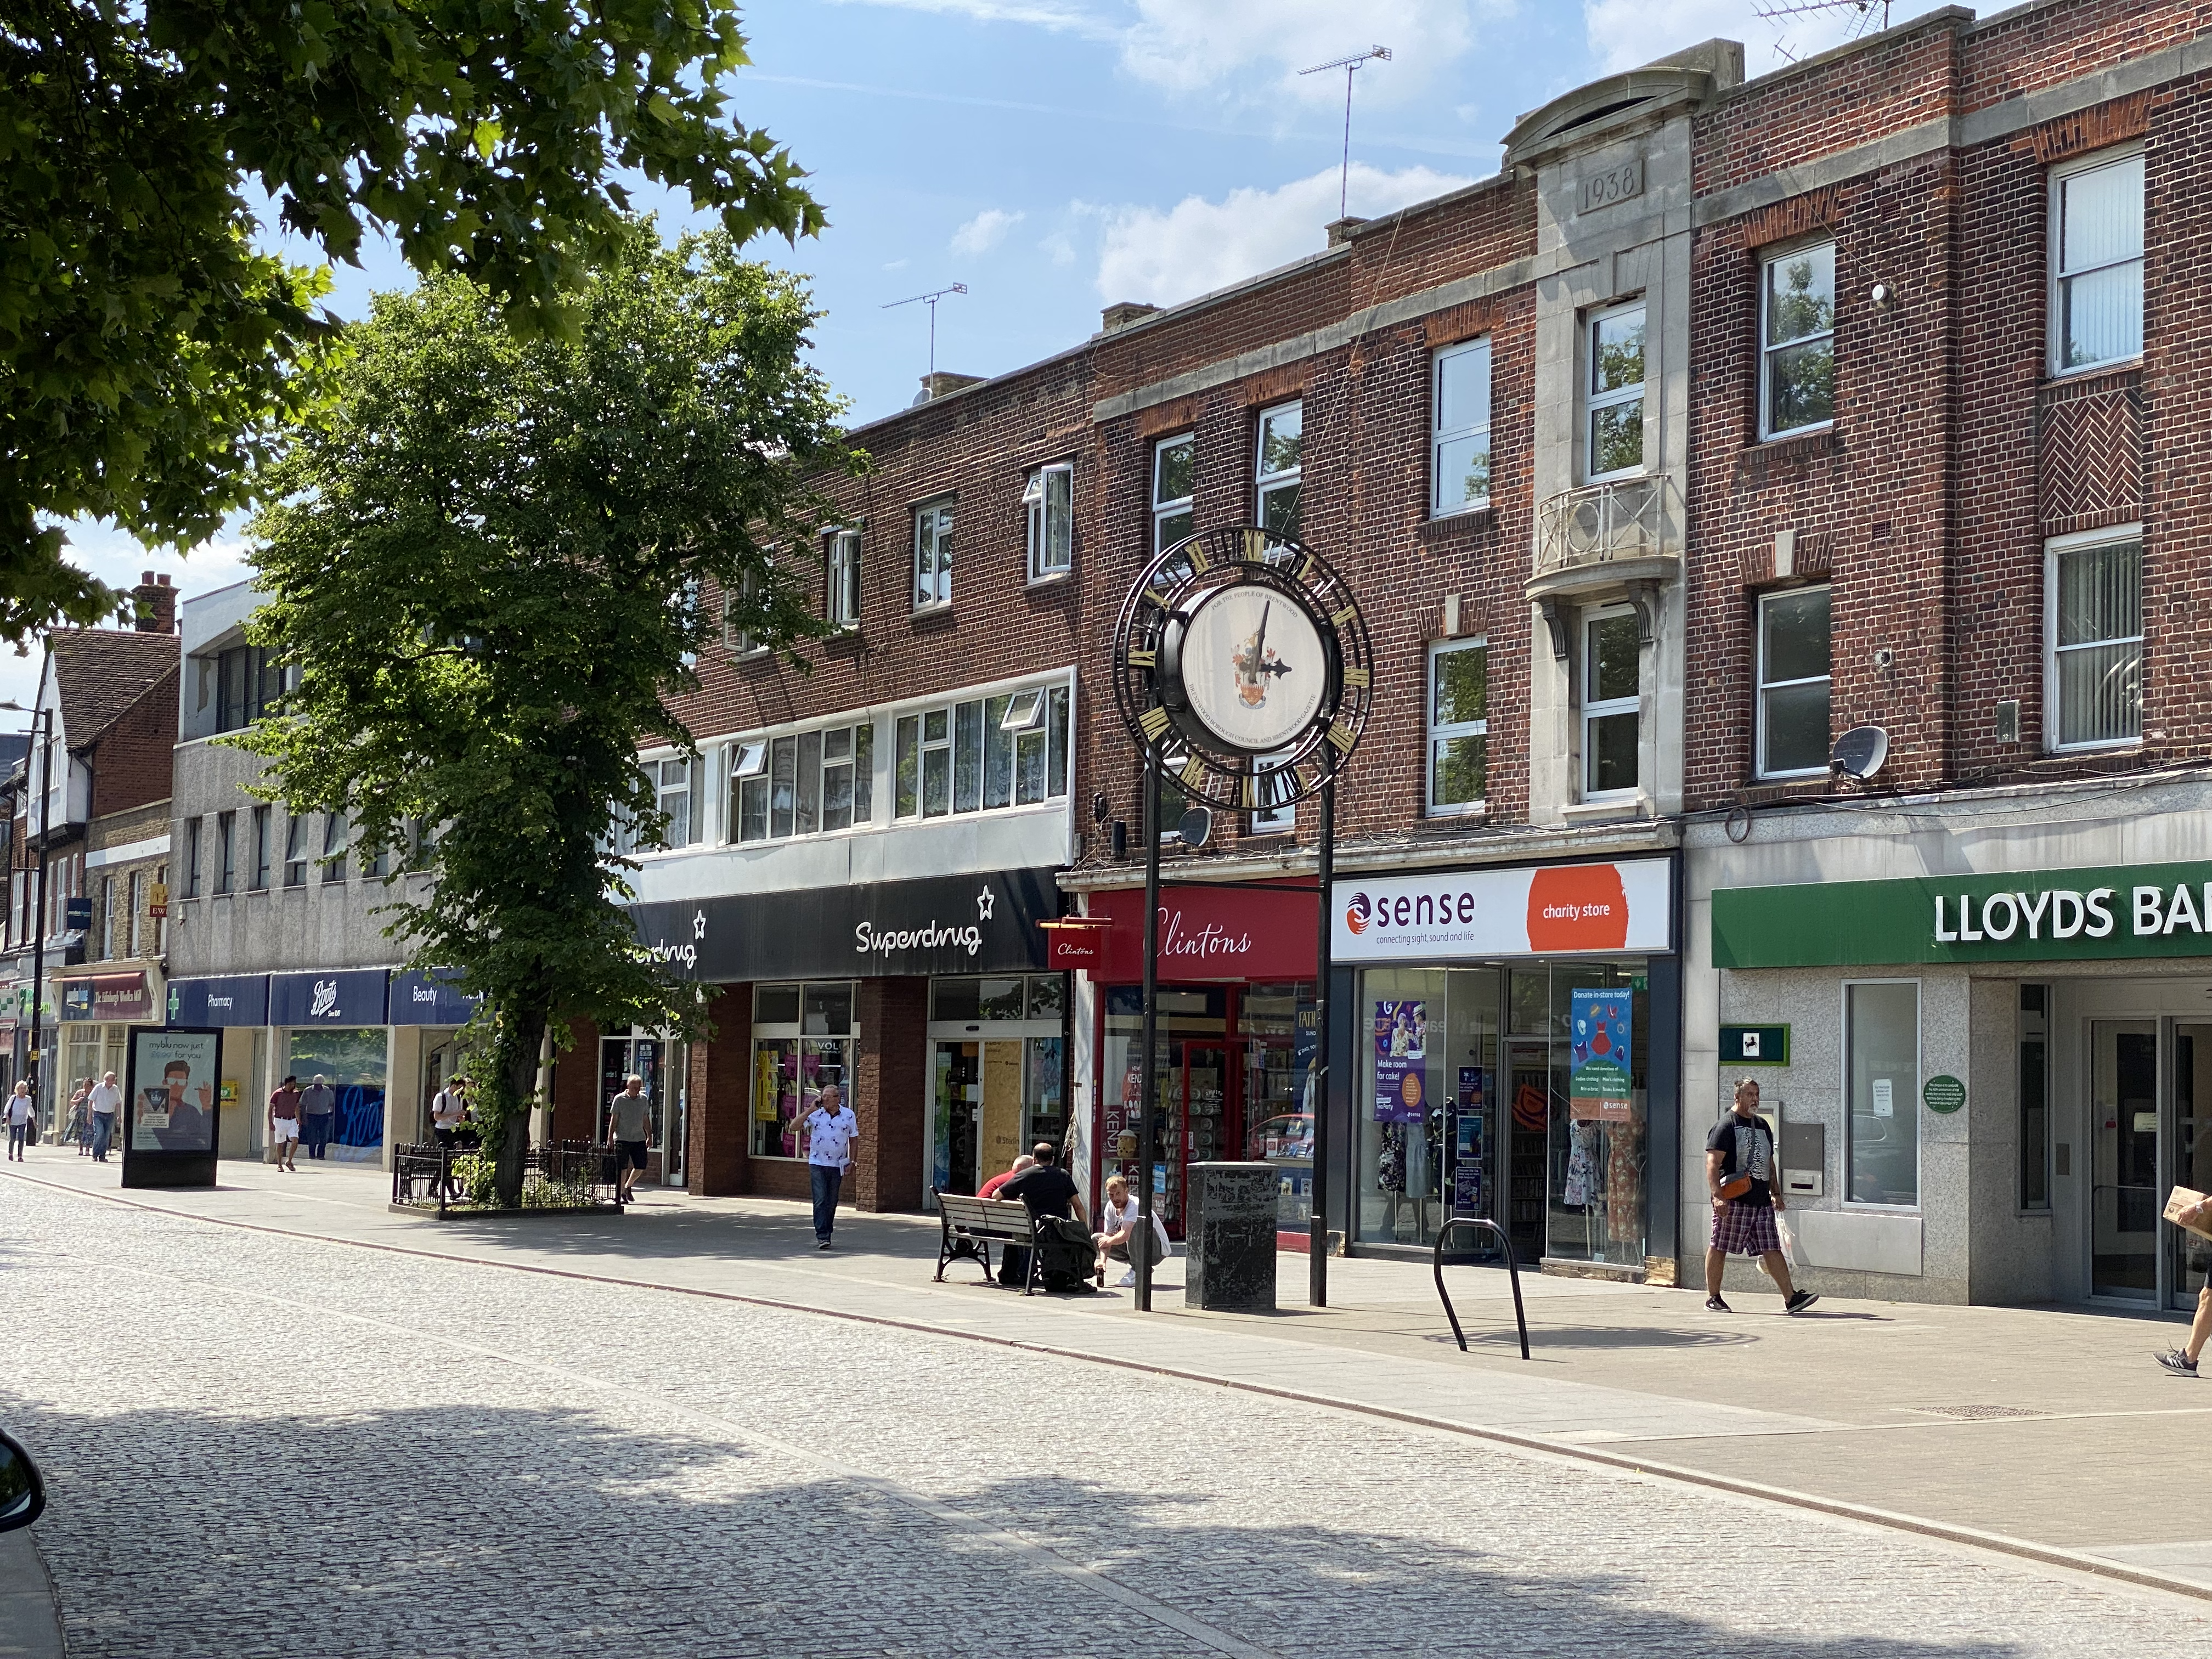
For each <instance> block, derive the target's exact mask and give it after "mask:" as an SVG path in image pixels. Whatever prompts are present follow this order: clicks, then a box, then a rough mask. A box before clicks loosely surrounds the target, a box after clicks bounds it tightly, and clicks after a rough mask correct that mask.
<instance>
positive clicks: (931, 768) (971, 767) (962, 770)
mask: <svg viewBox="0 0 2212 1659" xmlns="http://www.w3.org/2000/svg"><path fill="white" fill-rule="evenodd" d="M1067 709H1068V701H1067V688H1066V686H1064V685H1055V686H1051V687H1048V688H1047V687H1039V688H1036V689H1034V690H1024V691H1016V692H1008V693H1006V694H1004V695H1002V696H995V697H977V698H974V699H971V700H970V701H969V702H961V703H955V704H953V705H951V707H950V708H930V709H923V710H921V711H918V712H917V713H915V714H902V715H901V716H899V719H898V723H897V726H896V751H895V756H896V758H895V764H894V767H893V777H894V790H895V795H896V799H895V803H894V806H895V811H896V815H897V816H898V817H902V818H913V817H924V818H934V817H946V816H948V815H950V814H952V813H957V812H974V811H994V810H995V809H997V808H999V807H1002V806H1029V805H1035V804H1036V803H1037V802H1040V801H1045V800H1053V799H1058V798H1060V796H1063V795H1065V794H1066V793H1067Z"/></svg>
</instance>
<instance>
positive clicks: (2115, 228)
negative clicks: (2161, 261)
mask: <svg viewBox="0 0 2212 1659" xmlns="http://www.w3.org/2000/svg"><path fill="white" fill-rule="evenodd" d="M2142 279H2143V158H2142V154H2141V152H2140V151H2138V152H2137V153H2136V154H2134V155H2121V156H2115V157H2103V158H2100V159H2097V160H2094V161H2090V162H2088V163H2087V164H2085V165H2083V166H2081V167H2072V168H2069V169H2068V170H2067V171H2065V172H2063V173H2057V174H2055V175H2054V176H2053V177H2052V179H2051V343H2052V354H2051V355H2052V362H2051V372H2052V373H2053V374H2071V373H2073V372H2075V371H2076V370H2079V369H2084V368H2100V367H2101V366H2102V365H2104V364H2106V363H2124V362H2128V361H2129V360H2130V359H2131V358H2136V357H2140V356H2142V310H2143V282H2142Z"/></svg>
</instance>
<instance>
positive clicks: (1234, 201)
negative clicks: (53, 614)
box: [0, 0, 1923, 701]
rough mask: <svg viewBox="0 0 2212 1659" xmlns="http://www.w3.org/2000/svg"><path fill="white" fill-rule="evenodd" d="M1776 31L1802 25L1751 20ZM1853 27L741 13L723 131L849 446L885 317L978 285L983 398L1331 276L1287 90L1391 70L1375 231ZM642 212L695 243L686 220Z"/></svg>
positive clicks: (146, 557)
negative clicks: (794, 216)
mask: <svg viewBox="0 0 2212 1659" xmlns="http://www.w3.org/2000/svg"><path fill="white" fill-rule="evenodd" d="M1778 3H1788V4H1802V0H1756V4H1764V5H1765V6H1766V7H1767V8H1768V9H1774V8H1775V7H1776V5H1777V4H1778ZM1875 9H1876V10H1877V11H1878V10H1879V9H1880V3H1879V0H1875ZM1919 9H1923V8H1917V7H1903V8H1899V12H1898V17H1899V20H1900V21H1902V19H1903V18H1905V16H1907V15H1914V14H1915V13H1916V12H1917V10H1919ZM744 27H745V31H746V33H747V35H748V37H749V40H750V53H751V57H752V60H753V61H752V64H751V65H750V67H748V68H745V69H743V70H738V71H737V72H736V73H735V74H734V75H733V76H732V80H731V94H732V97H731V102H732V111H733V113H734V114H735V115H736V117H737V118H738V119H739V120H741V121H744V123H746V124H747V125H751V126H756V127H764V128H766V129H767V131H769V132H770V133H771V134H773V135H774V136H775V138H776V139H777V140H778V141H780V142H781V143H784V144H786V145H787V146H788V147H789V148H790V149H791V152H792V154H793V156H794V157H796V158H797V160H798V161H799V164H800V165H801V166H802V167H805V168H806V169H807V170H808V172H809V173H810V174H811V177H810V179H809V187H810V188H811V190H812V191H814V193H815V194H816V196H817V197H818V198H819V199H820V200H821V201H822V202H823V204H824V205H825V207H826V209H827V211H828V214H829V229H828V230H827V231H825V232H824V233H823V234H822V235H821V236H820V237H818V238H814V239H810V240H806V241H805V242H802V243H801V244H799V246H797V247H795V248H794V247H793V246H789V245H788V244H786V243H784V242H783V241H781V240H777V239H774V238H769V239H763V240H760V241H757V242H756V243H755V244H753V246H752V247H751V249H750V252H751V253H752V254H753V255H754V257H757V258H763V259H765V260H768V261H769V262H770V263H772V264H778V265H781V266H783V267H786V268H787V269H790V270H796V271H799V272H801V273H804V274H805V276H807V277H808V279H809V282H810V283H811V289H812V292H813V295H814V297H815V300H816V301H817V305H818V306H819V307H821V309H822V311H823V313H824V315H823V319H822V321H821V323H820V324H819V325H818V326H817V329H816V330H815V332H814V361H815V362H816V363H817V366H818V367H819V368H821V369H822V371H823V373H824V374H826V375H827V376H828V377H829V380H830V383H831V384H832V386H835V387H836V390H837V391H838V392H840V393H841V394H842V396H844V397H845V398H847V399H848V404H849V417H850V419H851V420H852V421H853V422H854V423H855V424H858V423H860V422H866V421H870V420H874V419H878V418H879V417H881V416H885V415H889V414H891V413H893V412H895V411H896V410H899V409H902V408H903V407H905V406H906V405H907V404H909V403H911V402H912V401H913V398H914V395H915V392H916V391H917V390H918V389H919V387H920V384H921V375H922V374H924V372H925V371H926V370H927V368H928V367H929V362H930V359H929V351H930V342H929V316H928V310H927V307H924V306H921V305H919V304H915V305H905V306H896V305H895V304H894V302H896V301H901V300H904V299H907V298H908V297H909V296H912V295H920V294H924V293H927V292H929V291H930V290H933V289H944V288H947V287H949V286H951V284H953V283H965V284H966V285H967V289H968V291H967V292H966V293H965V294H954V295H948V296H946V297H945V299H944V300H943V301H940V302H939V305H938V307H937V340H936V362H937V366H938V367H939V368H942V369H951V370H956V371H958V372H960V373H963V374H984V375H989V374H1003V373H1005V372H1006V371H1007V370H1010V369H1013V368H1019V367H1020V366H1021V365H1023V364H1024V363H1028V362H1035V361H1036V360H1037V359H1039V358H1041V357H1045V356H1050V355H1052V354H1053V353H1054V352H1057V351H1061V350H1065V349H1067V348H1069V347H1071V346H1073V345H1075V344H1077V343H1079V342H1080V341H1082V340H1083V339H1085V337H1088V336H1089V335H1090V334H1091V333H1092V332H1093V331H1096V330H1097V327H1098V325H1099V318H1098V313H1099V310H1100V308H1101V307H1103V306H1105V305H1107V304H1109V303H1111V302H1113V301H1121V300H1140V301H1151V302H1152V303H1155V304H1171V303H1173V302H1175V301H1180V300H1185V299H1188V298H1190V297H1192V296H1193V295H1198V294H1202V293H1205V292H1206V291H1208V290H1209V289H1216V288H1219V287H1221V286H1223V285H1224V284H1225V283H1232V282H1235V281H1237V280H1238V279H1240V278H1243V277H1245V276H1251V275H1253V274H1255V273H1256V272H1259V271H1261V270H1268V269H1271V268H1272V267H1273V266H1276V265H1279V264H1285V263H1287V262H1288V261H1290V260H1292V259H1296V258H1300V257H1302V256H1304V255H1305V254H1309V253H1313V252H1318V251H1320V250H1321V248H1322V246H1325V244H1326V240H1327V237H1326V233H1325V230H1324V227H1325V226H1326V225H1327V224H1328V222H1329V221H1330V220H1331V219H1334V218H1335V217H1336V216H1337V210H1338V202H1339V189H1340V183H1339V167H1340V161H1341V160H1342V157H1343V154H1344V109H1345V81H1346V75H1345V72H1344V71H1343V70H1330V71H1328V72H1324V73H1320V74H1313V75H1302V74H1300V73H1299V71H1300V70H1304V69H1306V68H1309V67H1310V66H1312V65H1315V64H1322V63H1326V62H1328V61H1329V60H1331V59H1334V58H1341V57H1344V56H1346V55H1348V54H1350V53H1353V52H1364V51H1365V50H1367V49H1368V48H1370V47H1372V46H1387V47H1389V49H1390V52H1391V57H1390V58H1389V60H1388V61H1376V62H1371V63H1370V64H1366V65H1364V66H1363V67H1362V68H1360V69H1359V70H1358V71H1357V72H1356V74H1355V75H1354V76H1353V80H1354V88H1353V106H1352V143H1351V167H1350V174H1349V179H1348V181H1347V189H1346V193H1347V195H1348V197H1349V205H1350V210H1351V211H1352V213H1354V214H1357V215H1360V216H1373V215H1375V214H1377V213H1383V212H1388V211H1389V210H1393V209H1395V208H1398V207H1401V206H1403V205H1405V204H1407V203H1409V202H1415V201H1419V200H1422V199H1424V198H1425V197H1431V196H1435V195H1437V194H1440V193H1442V192H1443V191H1449V190H1452V189H1455V188H1457V187H1458V186H1459V185H1462V184H1465V183H1468V182H1470V181H1472V180H1474V179H1482V178H1486V177H1488V176H1490V175H1491V174H1492V173H1495V172H1496V171H1497V170H1498V160H1499V141H1500V140H1501V139H1502V138H1503V137H1504V134H1505V133H1506V131H1508V130H1509V129H1510V127H1511V126H1512V125H1513V123H1514V121H1515V119H1516V118H1517V117H1518V116H1519V115H1520V114H1522V112H1525V111H1528V110H1531V109H1534V108H1536V107H1538V106H1541V105H1542V104H1544V103H1545V102H1547V101H1548V100H1550V99H1552V98H1553V97H1555V96H1557V95H1558V94H1559V93H1561V92H1564V91H1566V90H1567V89H1569V88H1572V87H1575V86H1577V85H1579V84H1581V83H1582V82H1585V81H1588V80H1590V79H1593V78H1595V77H1596V76H1601V75H1604V74H1607V73H1610V72H1612V71H1613V70H1621V69H1630V68H1633V67H1635V66H1636V65H1638V64H1644V63H1649V62H1650V61H1652V60H1653V59H1655V58H1659V57H1661V56H1662V55H1664V54H1666V53H1667V52H1671V51H1673V50H1674V49H1676V48H1678V47H1680V46H1689V45H1693V44H1695V43H1696V42H1698V41H1700V40H1707V39H1710V38H1711V37H1713V36H1715V35H1723V36H1727V37H1728V38H1730V39H1733V40H1741V41H1742V42H1744V44H1745V48H1746V52H1745V57H1746V61H1747V69H1748V70H1749V72H1750V73H1752V74H1754V75H1756V74H1760V73H1763V72H1765V70H1770V69H1773V68H1777V67H1779V66H1781V65H1782V64H1784V63H1786V62H1787V61H1788V56H1785V53H1786V54H1789V55H1794V56H1797V57H1803V56H1805V55H1807V54H1808V53H1810V52H1817V51H1820V50H1822V49H1824V48H1826V46H1831V45H1833V44H1835V43H1836V42H1837V41H1838V40H1842V39H1844V38H1845V37H1846V35H1847V34H1848V33H1850V32H1852V31H1854V30H1855V29H1857V28H1860V27H1865V24H1864V23H1863V22H1862V21H1860V20H1859V18H1858V17H1857V14H1856V12H1855V11H1854V9H1852V8H1851V7H1850V4H1849V3H1848V0H1846V3H1844V4H1843V5H1841V6H1840V7H1838V9H1835V10H1834V11H1832V12H1831V13H1828V14H1825V15H1823V14H1814V15H1790V16H1788V17H1784V18H1781V19H1778V20H1776V21H1768V20H1767V19H1765V18H1763V17H1761V16H1760V15H1759V12H1758V10H1757V9H1756V5H1755V0H1359V3H1357V4H1355V3H1350V0H781V3H778V4H775V5H755V6H751V7H749V8H748V9H746V11H745V15H744ZM652 195H653V192H649V191H648V192H646V196H647V199H648V200H649V199H650V198H651V197H652ZM657 205H659V207H660V208H661V210H662V211H663V216H664V222H667V223H669V224H671V225H673V224H678V223H682V222H685V221H686V220H687V219H688V216H689V215H688V209H687V207H686V205H685V204H684V203H683V201H682V200H681V198H680V197H679V198H667V197H662V198H661V199H660V201H659V203H658V204H657ZM293 251H294V252H295V255H296V254H297V253H298V252H299V250H298V249H296V248H295V249H294V250H293ZM335 275H336V279H337V286H336V289H335V292H334V295H333V296H332V301H331V304H332V307H333V308H334V309H335V310H336V311H337V312H338V313H339V314H340V315H342V316H347V317H354V316H359V315H361V314H362V313H363V312H365V310H366V309H367V305H368V295H370V294H371V293H373V292H374V291H377V290H379V289H394V288H404V287H407V286H410V276H409V275H408V272H407V270H406V268H405V266H404V264H402V263H401V262H400V260H399V259H398V257H397V256H396V254H394V253H393V252H392V251H391V250H390V249H389V248H388V247H386V246H371V247H370V248H369V249H368V250H367V251H366V252H365V254H364V258H363V261H362V266H361V267H359V268H357V269H356V268H349V267H344V266H341V267H339V268H338V269H337V272H336V273H335ZM887 307H889V308H887ZM70 539H71V543H72V550H71V554H70V556H71V558H72V559H73V561H74V562H78V563H81V564H82V565H84V566H85V567H86V568H89V569H90V570H92V571H93V573H94V574H96V575H98V576H100V578H101V579H102V580H106V581H107V582H109V583H111V584H114V585H117V586H130V585H131V584H132V583H134V582H136V581H137V579H138V574H139V573H140V572H141V571H143V570H149V569H150V570H159V571H166V572H167V573H169V574H170V575H171V577H172V579H173V580H174V582H175V583H176V585H177V586H178V588H179V591H180V592H183V593H185V594H196V593H201V592H209V591H210V590H212V589H215V588H217V587H222V586H227V585H228V584H229V583H231V582H233V581H235V580H239V579H240V577H242V576H244V575H246V574H248V568H247V565H246V552H247V550H246V539H245V535H244V532H243V529H242V527H240V526H232V527H231V528H230V529H229V530H228V531H227V532H226V533H225V534H223V535H222V536H220V537H218V538H216V540H215V541H213V542H212V543H210V544H208V545H206V546H204V547H202V548H198V549H195V550H193V551H192V553H191V555H190V556H189V557H184V556H179V555H176V554H173V553H164V554H149V553H146V552H144V551H143V550H140V549H139V548H138V547H137V544H135V543H134V542H132V541H131V540H130V538H127V537H123V536H120V535H118V534H117V533H115V532H112V530H104V529H102V528H101V527H100V526H92V525H85V526H76V527H74V528H73V529H72V531H71V536H70ZM37 664H38V658H37V656H36V655H35V654H33V655H32V656H30V657H29V658H27V659H18V658H15V657H13V656H11V655H9V653H5V652H0V699H6V698H15V699H18V700H22V701H27V696H28V693H29V691H30V690H31V689H32V688H33V685H34V684H35V680H36V674H37Z"/></svg>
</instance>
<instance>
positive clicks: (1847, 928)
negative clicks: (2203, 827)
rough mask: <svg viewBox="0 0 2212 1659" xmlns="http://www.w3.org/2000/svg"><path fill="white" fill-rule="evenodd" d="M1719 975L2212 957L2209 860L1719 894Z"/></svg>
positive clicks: (1715, 935) (1715, 927)
mask: <svg viewBox="0 0 2212 1659" xmlns="http://www.w3.org/2000/svg"><path fill="white" fill-rule="evenodd" d="M1712 946H1713V965H1714V966H1715V967H1717V968H1814V967H1881V966H1890V965H1894V964H1898V963H1923V962H1925V963H1945V962H2052V961H2069V962H2070V961H2094V960H2100V959H2115V960H2117V959H2124V958H2129V957H2202V956H2212V863H2203V862H2197V863H2189V864H2142V865H2112V866H2099V867H2096V868H2092V869H2080V870H2046V871H2037V872H2016V873H2013V874H2007V875H1990V876H1921V877H1915V878H1910V879H1907V880H1902V881H1844V882H1808V883H1804V884H1797V885H1792V886H1787V887H1723V888H1717V889H1715V890H1714V892H1713V919H1712Z"/></svg>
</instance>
